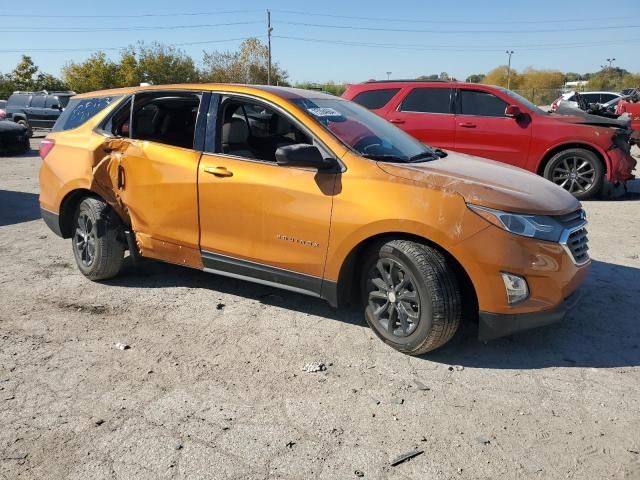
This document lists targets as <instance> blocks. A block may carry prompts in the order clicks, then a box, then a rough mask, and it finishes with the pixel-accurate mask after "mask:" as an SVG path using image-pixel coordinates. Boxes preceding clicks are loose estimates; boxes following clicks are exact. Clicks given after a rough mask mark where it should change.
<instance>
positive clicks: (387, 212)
mask: <svg viewBox="0 0 640 480" xmlns="http://www.w3.org/2000/svg"><path fill="white" fill-rule="evenodd" d="M345 96H346V97H349V98H353V99H354V100H356V102H359V103H362V104H366V105H367V106H368V107H370V108H372V109H373V110H374V112H376V113H377V115H376V113H373V112H372V111H370V110H368V109H367V108H364V107H363V106H361V105H358V104H357V103H356V102H351V101H348V100H346V99H342V98H338V97H335V96H331V95H326V94H323V93H320V92H315V91H306V90H298V89H289V88H281V87H271V86H243V85H211V84H207V85H198V84H192V85H169V86H153V87H136V88H126V89H118V90H109V91H102V92H93V93H87V94H82V95H78V96H76V97H74V98H72V99H71V100H70V101H69V104H68V105H67V108H66V109H65V110H64V112H63V113H62V114H61V115H60V117H59V118H58V121H57V122H56V124H55V126H54V128H53V130H52V132H51V133H50V134H49V135H48V136H47V138H46V139H45V140H44V141H43V142H42V146H41V151H40V156H41V158H42V165H41V169H40V197H39V199H40V206H41V211H42V217H43V219H44V221H45V222H46V224H47V225H48V226H49V227H50V228H51V230H53V231H54V232H55V233H56V234H58V235H60V236H62V237H63V238H68V239H70V243H71V247H72V251H73V255H74V257H75V260H76V263H77V265H78V268H79V270H80V271H81V272H82V273H83V274H84V275H86V276H87V277H88V278H89V279H91V280H95V281H98V280H104V279H107V278H111V277H113V276H115V275H117V274H118V273H119V272H120V270H121V267H122V265H123V257H124V252H125V250H128V251H129V254H130V255H131V256H132V257H133V258H134V259H135V258H137V257H139V256H142V257H149V258H154V259H159V260H162V261H167V262H171V263H174V264H179V265H183V266H187V267H192V268H195V269H200V270H204V271H207V272H211V273H215V274H220V275H225V276H229V277H233V278H240V279H244V280H249V281H254V282H258V283H262V284H267V285H271V286H276V287H280V288H283V289H288V290H292V291H295V292H298V293H303V294H307V295H311V296H315V297H320V298H323V299H326V300H327V301H328V302H329V303H331V304H332V305H334V306H340V305H345V304H348V303H351V304H355V305H357V306H358V308H360V309H361V311H362V313H363V315H364V317H365V319H366V321H367V322H368V324H369V325H370V326H371V328H372V329H373V331H374V332H375V333H376V334H377V335H378V336H379V337H380V338H381V339H382V340H383V341H384V342H386V343H387V344H389V345H391V346H392V347H393V348H396V349H398V350H400V351H402V352H405V353H408V354H413V355H415V354H421V353H424V352H427V351H430V350H433V349H435V348H438V347H439V346H441V345H443V344H445V343H446V342H447V341H448V340H449V339H451V338H452V337H453V335H454V334H455V332H456V330H457V329H458V326H459V324H460V322H461V321H462V320H463V319H471V320H477V321H478V323H479V337H480V338H481V339H483V340H489V339H493V338H497V337H500V336H503V335H508V334H510V333H513V332H516V331H520V330H524V329H528V328H533V327H539V326H542V325H546V324H549V323H553V322H557V321H559V320H560V319H561V318H562V317H563V316H564V314H565V313H566V312H567V311H568V310H569V309H570V308H572V307H573V306H574V305H576V304H577V303H578V302H579V297H580V294H579V291H578V287H579V286H580V284H581V283H582V282H583V281H584V279H585V277H586V275H587V273H588V271H589V266H590V263H591V261H590V258H589V252H588V248H589V247H588V238H587V231H586V224H587V221H586V217H585V213H584V211H583V210H582V208H581V206H580V203H579V202H578V200H576V198H575V197H574V196H572V195H571V194H570V193H569V192H573V193H574V194H576V195H581V194H585V193H593V192H594V191H595V190H597V189H598V188H599V185H600V183H601V181H602V178H603V174H606V175H607V176H608V177H610V178H612V179H620V180H621V181H622V180H623V179H626V178H628V177H629V175H630V173H629V172H630V170H629V169H630V168H631V166H632V165H630V160H629V158H628V151H627V150H625V146H624V145H625V144H624V141H625V138H626V137H625V135H626V133H625V132H624V131H623V130H622V129H619V128H613V127H611V126H609V125H604V124H603V125H589V126H587V125H586V124H584V123H581V122H580V120H579V119H574V118H565V119H557V118H555V117H553V116H549V115H548V114H546V113H544V112H541V111H538V109H537V108H536V107H535V106H533V105H531V104H529V103H528V102H527V101H526V100H524V99H522V98H521V97H518V96H516V95H514V94H513V93H511V92H509V91H508V90H504V89H498V88H495V87H486V86H477V85H475V86H474V85H467V84H458V83H453V82H422V83H421V82H384V83H380V82H376V83H371V82H369V83H365V84H360V85H356V86H352V87H350V88H349V90H348V91H347V93H346V94H345ZM385 118H387V119H388V120H389V122H388V121H386V120H385ZM605 120H606V119H605ZM390 122H391V123H390ZM397 127H401V128H402V129H403V130H405V131H403V130H401V129H399V128H397ZM407 132H408V133H410V134H411V135H413V136H415V137H417V138H418V139H420V140H422V141H418V140H416V138H414V137H413V136H411V135H409V134H408V133H407ZM424 142H427V143H429V144H434V145H435V146H436V147H443V148H446V149H448V151H444V150H441V149H438V148H432V147H430V146H428V145H427V144H425V143H424ZM456 150H458V151H462V152H468V153H471V154H476V155H477V154H480V155H482V156H490V155H493V156H495V157H497V158H498V160H501V161H502V163H500V162H495V161H490V160H485V159H481V158H477V157H475V156H472V155H468V154H464V153H458V152H456ZM507 164H510V165H507ZM513 165H519V166H524V167H527V168H528V169H529V170H533V171H534V172H537V173H544V172H545V171H547V170H550V171H551V172H553V174H552V175H551V178H552V180H553V181H554V182H555V183H556V185H554V183H551V182H548V181H547V180H545V179H543V178H541V177H540V176H538V175H535V174H532V173H530V172H527V171H525V170H523V169H521V168H516V167H514V166H513ZM543 165H544V167H542V166H543ZM550 165H551V166H550ZM540 169H542V170H540ZM605 172H606V173H605ZM563 176H564V177H563ZM567 184H571V185H577V186H575V187H569V186H568V185H567ZM561 186H562V187H564V188H561Z"/></svg>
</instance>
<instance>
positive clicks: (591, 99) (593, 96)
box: [581, 93, 600, 103]
mask: <svg viewBox="0 0 640 480" xmlns="http://www.w3.org/2000/svg"><path fill="white" fill-rule="evenodd" d="M581 96H582V97H583V98H584V99H585V100H586V101H587V103H598V102H600V94H599V93H585V94H582V95H581Z"/></svg>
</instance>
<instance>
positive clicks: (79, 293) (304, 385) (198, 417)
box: [0, 141, 640, 480]
mask: <svg viewBox="0 0 640 480" xmlns="http://www.w3.org/2000/svg"><path fill="white" fill-rule="evenodd" d="M36 144H37V141H34V146H36ZM39 163H40V161H39V159H38V158H37V156H36V155H35V152H31V153H30V154H29V155H25V156H22V157H18V158H0V254H1V255H2V258H3V262H2V266H1V267H0V478H2V479H8V480H9V479H10V480H13V479H23V478H34V479H35V478H38V479H45V478H46V479H62V478H65V479H66V478H72V479H83V480H86V479H103V478H117V479H125V478H136V479H154V480H155V479H160V478H220V479H222V478H225V479H226V478H236V479H254V478H255V479H258V478H273V479H276V478H282V479H297V478H335V479H349V478H359V477H363V478H365V479H367V478H389V479H391V478H394V479H395V478H398V479H410V478H415V479H423V478H429V479H449V478H452V479H457V478H465V479H466V478H472V479H478V478H498V477H501V478H505V479H516V478H527V479H530V478H545V479H547V478H574V479H585V478H589V479H604V478H633V479H638V478H640V433H639V432H640V321H639V320H640V317H639V314H638V312H640V182H635V183H634V184H632V189H633V190H634V191H635V192H636V193H635V194H634V193H632V194H628V195H626V196H625V197H623V198H622V199H617V200H600V201H592V202H587V203H586V209H587V212H588V215H589V219H590V222H591V225H590V229H589V230H590V240H591V248H592V256H593V258H594V263H593V268H592V273H591V276H590V278H589V280H588V282H587V284H586V285H585V287H584V291H585V295H584V301H583V302H582V303H581V305H580V306H579V308H578V309H577V310H576V311H574V312H573V313H572V314H571V315H570V317H568V318H567V319H566V320H565V321H564V322H562V323H560V324H558V325H555V326H552V327H548V328H544V329H541V330H538V331H535V332H530V333H524V334H520V335H517V336H514V337H511V338H507V339H502V340H498V341H494V342H492V343H489V344H487V345H484V344H481V343H479V342H477V341H476V340H475V338H474V334H475V330H474V328H473V327H472V326H468V327H466V328H465V329H464V330H463V331H461V332H459V334H458V335H457V336H456V338H455V339H454V341H453V342H452V343H451V344H449V345H448V346H446V347H445V348H443V349H441V350H439V351H437V352H434V353H432V354H429V355H426V356H424V357H421V358H410V357H407V356H404V355H402V354H400V353H397V352H395V351H393V350H391V349H390V348H388V347H386V346H385V345H384V344H383V343H382V342H380V341H379V340H378V339H377V338H376V337H375V335H374V334H373V333H372V332H371V331H370V330H369V329H368V328H367V327H366V326H365V325H364V324H363V321H361V319H360V318H359V317H358V316H357V315H353V314H349V313H345V312H337V311H334V310H333V309H331V308H330V307H329V306H328V305H327V304H325V303H324V302H322V301H320V300H316V299H312V298H308V297H305V296H301V295H297V294H292V293H287V292H283V291H279V290H275V289H272V288H268V287H263V286H256V285H252V284H248V283H243V282H241V281H235V280H230V279H226V278H221V277H216V276H213V275H209V274H205V273H201V272H198V271H191V270H188V269H182V268H179V267H173V266H169V265H163V264H159V263H153V262H147V263H145V264H144V265H143V266H141V267H139V268H136V269H134V268H133V267H132V266H131V265H129V264H127V267H126V270H125V272H124V273H123V274H122V275H121V276H120V277H118V278H117V279H115V280H112V281H109V282H105V283H102V284H99V283H92V282H90V281H88V280H86V279H85V278H84V277H83V276H82V275H81V274H80V273H79V272H78V271H77V270H76V268H75V265H74V260H73V255H72V253H71V246H70V242H69V241H65V240H61V239H59V238H57V237H56V236H55V235H54V234H52V233H51V232H50V231H49V230H48V229H47V228H46V226H45V225H44V223H43V222H42V221H41V220H39V211H38V203H37V192H38V184H37V170H38V167H39ZM118 342H124V343H127V344H129V345H130V348H129V349H127V350H120V349H118V348H116V347H115V344H116V343H118ZM316 361H321V362H324V363H325V364H326V366H327V369H326V371H323V372H316V373H307V372H305V371H303V370H302V368H303V367H304V366H305V364H307V363H309V362H316ZM414 449H418V450H421V451H423V452H424V453H422V454H421V455H420V456H417V457H415V458H414V459H412V460H411V461H407V462H404V463H401V464H399V465H397V466H391V465H390V462H391V461H392V460H393V459H394V458H395V457H397V456H399V455H400V454H403V453H405V452H409V451H412V450H414Z"/></svg>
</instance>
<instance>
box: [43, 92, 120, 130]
mask: <svg viewBox="0 0 640 480" xmlns="http://www.w3.org/2000/svg"><path fill="white" fill-rule="evenodd" d="M119 98H120V96H113V97H99V98H82V99H77V100H70V101H69V103H68V104H67V106H66V108H65V109H64V111H63V112H62V114H61V115H60V116H59V117H58V120H57V121H56V124H55V125H54V126H53V130H52V131H53V132H62V131H65V130H71V129H72V128H76V127H79V126H80V125H82V124H83V123H85V122H86V121H87V120H89V119H90V118H92V117H94V116H95V115H97V114H98V113H100V112H101V111H102V110H104V109H105V108H107V106H109V104H111V102H113V101H114V100H117V99H119Z"/></svg>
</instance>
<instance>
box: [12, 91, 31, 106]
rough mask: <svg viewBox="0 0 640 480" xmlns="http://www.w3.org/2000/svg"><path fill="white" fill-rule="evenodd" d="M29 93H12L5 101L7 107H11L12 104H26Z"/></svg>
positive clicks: (29, 96)
mask: <svg viewBox="0 0 640 480" xmlns="http://www.w3.org/2000/svg"><path fill="white" fill-rule="evenodd" d="M30 98H31V95H28V94H17V95H16V94H13V95H11V96H10V97H9V101H8V102H7V106H8V107H12V106H14V105H18V106H26V105H27V104H28V103H29V99H30Z"/></svg>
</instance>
